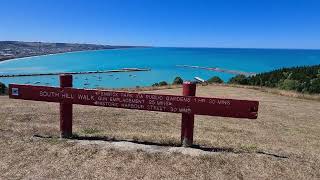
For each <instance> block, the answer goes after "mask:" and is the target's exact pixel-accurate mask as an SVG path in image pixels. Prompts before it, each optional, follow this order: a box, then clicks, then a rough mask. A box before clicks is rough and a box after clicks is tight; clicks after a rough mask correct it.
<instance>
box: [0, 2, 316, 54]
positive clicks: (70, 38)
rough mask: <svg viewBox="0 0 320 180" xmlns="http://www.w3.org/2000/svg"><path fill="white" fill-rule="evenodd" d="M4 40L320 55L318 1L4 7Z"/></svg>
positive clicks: (0, 11) (0, 22)
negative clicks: (296, 51)
mask: <svg viewBox="0 0 320 180" xmlns="http://www.w3.org/2000/svg"><path fill="white" fill-rule="evenodd" d="M0 40H19V41H44V42H72V43H95V44H111V45H139V46H162V47H227V48H228V47H232V48H295V49H296V48H298V49H320V0H0Z"/></svg>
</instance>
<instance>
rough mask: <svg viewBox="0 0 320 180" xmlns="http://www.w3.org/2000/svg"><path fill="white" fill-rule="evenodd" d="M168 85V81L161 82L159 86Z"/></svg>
mask: <svg viewBox="0 0 320 180" xmlns="http://www.w3.org/2000/svg"><path fill="white" fill-rule="evenodd" d="M166 85H168V83H167V82H166V81H161V82H159V86H166Z"/></svg>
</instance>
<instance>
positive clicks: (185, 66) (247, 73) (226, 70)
mask: <svg viewBox="0 0 320 180" xmlns="http://www.w3.org/2000/svg"><path fill="white" fill-rule="evenodd" d="M176 66H177V67H183V68H194V69H204V70H208V71H216V72H223V73H228V74H234V75H245V76H254V75H256V74H257V73H254V72H244V71H238V70H230V69H221V68H217V67H201V66H190V65H176Z"/></svg>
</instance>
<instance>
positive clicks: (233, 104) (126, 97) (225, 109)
mask: <svg viewBox="0 0 320 180" xmlns="http://www.w3.org/2000/svg"><path fill="white" fill-rule="evenodd" d="M9 96H10V98H14V99H24V100H35V101H47V102H65V103H71V104H81V105H92V106H104V107H115V108H125V109H138V110H147V111H161V112H172V113H186V114H197V115H209V116H222V117H234V118H249V119H256V118H257V115H258V106H259V102H258V101H247V100H235V99H221V98H207V97H194V96H175V95H159V94H144V93H128V92H118V91H106V90H91V89H76V88H60V87H48V86H32V85H18V84H10V85H9Z"/></svg>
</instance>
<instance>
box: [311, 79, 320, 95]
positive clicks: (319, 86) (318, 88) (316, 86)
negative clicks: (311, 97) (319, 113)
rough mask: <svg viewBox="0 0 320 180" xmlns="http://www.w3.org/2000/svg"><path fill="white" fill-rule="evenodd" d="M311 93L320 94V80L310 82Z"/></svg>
mask: <svg viewBox="0 0 320 180" xmlns="http://www.w3.org/2000/svg"><path fill="white" fill-rule="evenodd" d="M309 92H310V93H320V78H315V79H312V80H311V81H310V88H309Z"/></svg>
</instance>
